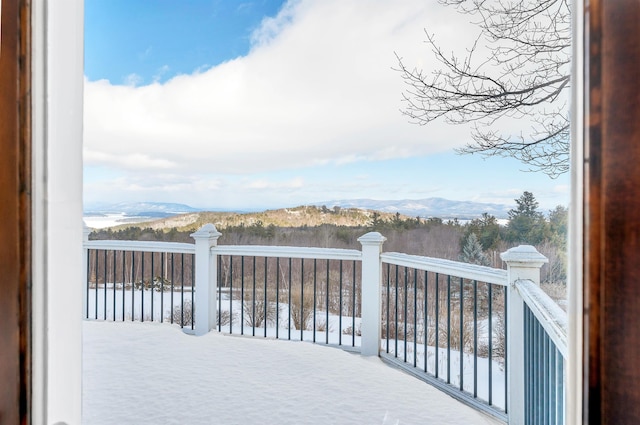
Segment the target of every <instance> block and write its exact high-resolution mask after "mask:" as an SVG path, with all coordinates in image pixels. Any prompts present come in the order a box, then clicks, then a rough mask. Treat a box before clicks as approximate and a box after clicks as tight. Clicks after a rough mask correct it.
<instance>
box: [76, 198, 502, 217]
mask: <svg viewBox="0 0 640 425" xmlns="http://www.w3.org/2000/svg"><path fill="white" fill-rule="evenodd" d="M312 205H315V206H319V207H321V206H323V205H324V206H326V207H328V208H333V207H336V206H337V207H341V208H359V209H363V210H375V211H380V212H387V213H393V214H395V213H400V214H403V215H407V216H410V217H417V216H419V217H423V218H428V217H439V218H442V219H453V218H458V219H461V220H463V219H473V218H477V217H480V216H481V215H482V213H485V212H486V213H489V214H491V215H493V216H495V217H496V218H499V219H500V218H507V212H508V211H509V210H510V209H511V208H512V207H510V206H508V205H502V204H492V203H483V202H470V201H452V200H448V199H443V198H426V199H404V200H396V201H385V200H374V199H348V200H334V201H327V202H318V203H314V204H312ZM200 211H211V209H207V208H194V207H191V206H189V205H185V204H177V203H166V202H120V203H117V204H106V203H102V204H100V203H94V204H90V205H87V207H86V208H85V213H84V215H85V216H94V217H95V216H105V215H109V214H125V215H127V216H130V217H157V218H164V217H171V216H174V215H178V214H186V213H193V212H200ZM218 211H219V210H218Z"/></svg>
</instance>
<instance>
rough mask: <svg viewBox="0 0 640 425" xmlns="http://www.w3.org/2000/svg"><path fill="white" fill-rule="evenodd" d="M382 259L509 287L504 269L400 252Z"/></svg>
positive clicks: (385, 255) (405, 265)
mask: <svg viewBox="0 0 640 425" xmlns="http://www.w3.org/2000/svg"><path fill="white" fill-rule="evenodd" d="M380 258H381V259H382V261H383V262H384V263H389V264H394V265H398V266H404V267H411V268H414V269H418V270H427V271H430V272H435V273H442V274H446V275H451V276H456V277H461V278H463V279H471V280H478V281H480V282H485V283H495V284H497V285H502V286H507V271H506V270H502V269H494V268H491V267H485V266H478V265H476V264H467V263H462V262H459V261H452V260H443V259H440V258H431V257H423V256H419V255H409V254H402V253H398V252H386V253H384V254H381V255H380Z"/></svg>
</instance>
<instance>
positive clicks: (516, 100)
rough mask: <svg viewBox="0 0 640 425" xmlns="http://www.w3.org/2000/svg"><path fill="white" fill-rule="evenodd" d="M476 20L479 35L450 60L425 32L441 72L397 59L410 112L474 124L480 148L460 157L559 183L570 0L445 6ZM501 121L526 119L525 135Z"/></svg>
mask: <svg viewBox="0 0 640 425" xmlns="http://www.w3.org/2000/svg"><path fill="white" fill-rule="evenodd" d="M440 3H441V4H443V5H445V6H451V7H455V8H456V9H457V10H458V11H459V12H461V13H464V14H467V15H469V16H471V17H472V19H473V21H472V22H473V23H474V24H475V25H477V26H478V28H479V30H480V34H479V36H478V37H477V39H476V40H475V42H474V43H473V45H472V46H471V47H470V48H469V49H468V50H467V51H466V53H465V54H463V55H461V56H456V55H455V54H451V55H448V54H446V53H445V52H444V51H443V50H442V48H441V46H440V45H439V44H438V43H437V42H436V35H434V34H432V33H429V32H428V30H425V33H426V43H427V45H428V46H430V48H431V50H432V51H433V54H434V57H435V62H434V68H433V69H430V70H426V71H425V70H422V69H417V68H412V67H409V66H407V65H406V63H405V61H403V59H402V57H401V56H399V54H398V53H396V56H397V57H398V68H397V70H398V71H399V72H400V73H401V75H402V78H403V79H404V81H405V83H406V85H407V88H406V89H405V91H404V93H403V100H404V102H405V106H404V108H403V110H402V112H403V114H405V115H406V116H407V117H409V119H410V121H411V122H414V123H417V124H421V125H424V124H428V123H430V122H432V121H434V120H436V119H438V118H442V119H444V120H445V121H446V122H448V123H452V124H466V123H469V124H471V125H472V130H471V136H472V139H473V142H471V143H468V144H467V145H466V146H465V147H463V148H461V149H459V150H458V152H459V153H479V154H481V155H483V156H503V157H514V158H517V159H518V160H520V161H522V162H523V163H525V164H527V167H528V170H529V171H542V172H544V173H546V174H547V175H549V176H550V177H557V176H559V175H560V174H563V173H565V172H567V171H568V169H569V117H568V103H567V99H568V96H567V93H568V89H569V86H570V78H569V77H570V75H569V68H570V66H569V65H570V58H571V28H570V20H571V16H570V4H569V2H568V0H524V1H523V0H440ZM501 118H515V119H522V122H523V126H522V128H521V129H520V132H519V134H512V133H510V132H509V131H501V130H500V129H499V128H498V125H499V120H500V119H501Z"/></svg>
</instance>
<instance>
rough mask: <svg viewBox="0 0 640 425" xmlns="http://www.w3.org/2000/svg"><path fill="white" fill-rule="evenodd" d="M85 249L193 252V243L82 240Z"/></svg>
mask: <svg viewBox="0 0 640 425" xmlns="http://www.w3.org/2000/svg"><path fill="white" fill-rule="evenodd" d="M83 247H84V248H85V249H107V250H124V251H138V252H140V251H142V252H168V253H175V254H195V252H196V248H195V245H194V244H190V243H180V242H155V241H121V240H106V241H88V242H84V244H83Z"/></svg>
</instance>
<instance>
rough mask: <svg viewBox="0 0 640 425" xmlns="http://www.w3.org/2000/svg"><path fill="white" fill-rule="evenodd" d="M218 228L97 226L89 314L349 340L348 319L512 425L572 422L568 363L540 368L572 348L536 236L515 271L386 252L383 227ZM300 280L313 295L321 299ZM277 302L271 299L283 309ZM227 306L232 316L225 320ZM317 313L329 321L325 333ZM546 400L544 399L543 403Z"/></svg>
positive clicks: (90, 257)
mask: <svg viewBox="0 0 640 425" xmlns="http://www.w3.org/2000/svg"><path fill="white" fill-rule="evenodd" d="M220 235H221V234H220V233H219V232H218V231H217V230H216V228H215V227H214V226H213V225H211V224H209V225H205V226H203V227H202V228H201V229H200V230H198V231H197V232H195V233H193V234H192V235H191V236H192V237H193V238H194V240H195V244H185V243H170V242H145V241H112V240H111V241H89V240H88V231H87V232H86V235H85V244H84V248H85V261H84V264H85V267H86V270H85V276H87V283H86V284H85V285H83V287H84V291H85V294H84V297H83V299H84V300H85V306H84V307H85V308H84V313H83V314H84V315H85V317H86V318H98V319H106V320H120V318H122V319H123V320H124V319H125V318H126V319H129V320H135V319H136V318H137V317H140V319H141V320H156V321H164V320H166V321H170V322H172V323H175V322H176V321H177V322H178V323H179V324H180V325H181V326H183V328H184V329H185V331H191V330H193V331H192V332H193V333H195V334H196V335H203V334H205V333H207V332H210V331H212V330H216V329H218V330H221V331H225V332H230V333H236V332H238V328H239V329H240V330H241V332H242V333H244V326H245V324H247V329H251V334H252V335H256V329H257V328H259V329H260V331H259V333H260V332H261V333H263V336H272V337H276V338H280V337H283V336H281V335H282V334H283V333H284V332H279V331H280V330H281V329H287V333H286V337H285V338H287V339H298V336H297V335H298V334H299V339H300V340H309V341H313V342H316V338H318V340H324V342H325V343H327V344H332V343H333V344H336V345H342V344H343V342H342V339H343V338H342V337H343V333H345V332H346V331H347V329H349V332H350V337H349V339H350V340H351V344H346V345H351V346H355V347H358V346H359V348H360V352H361V354H363V355H376V356H377V355H381V356H382V357H383V358H385V359H386V360H388V361H391V362H394V363H396V364H399V365H400V366H401V367H403V368H404V369H406V370H407V371H409V372H411V373H413V374H414V375H416V376H419V377H420V378H422V379H424V380H426V381H428V382H431V383H432V384H434V385H436V386H438V387H440V388H442V389H443V390H445V391H447V392H448V393H450V394H452V395H453V396H455V397H457V398H459V399H461V400H463V401H465V402H467V403H469V404H472V405H474V406H476V407H478V408H480V409H483V410H485V411H487V412H489V413H491V414H493V415H495V416H497V417H499V418H502V419H504V420H507V421H508V422H509V423H512V424H524V423H533V422H532V421H534V420H538V418H545V419H546V420H547V421H548V422H545V423H562V418H563V417H564V415H563V411H564V390H563V388H564V386H563V383H564V372H563V370H564V369H563V368H562V370H560V372H558V369H557V368H556V369H554V371H553V372H551V371H544V370H540V368H539V367H538V366H539V364H542V365H544V364H548V363H549V361H550V359H553V361H554V362H556V359H558V358H559V360H562V359H566V356H567V343H566V341H567V339H566V314H564V312H563V311H562V310H561V309H560V308H559V307H558V306H557V305H555V304H554V303H553V302H552V301H551V300H550V299H549V297H548V296H547V295H546V294H545V293H544V292H542V290H541V289H540V288H539V279H540V267H541V266H542V264H543V263H544V262H546V261H547V259H546V258H545V257H543V256H542V255H541V254H539V253H538V252H537V251H536V250H535V249H534V248H533V247H531V246H520V247H516V248H512V249H510V250H509V251H507V252H505V253H503V254H502V255H501V258H502V259H503V260H504V261H505V263H506V265H507V270H502V269H494V268H489V267H483V266H477V265H471V264H465V263H460V262H456V261H450V260H443V259H435V258H429V257H422V256H415V255H408V254H402V253H383V252H382V246H383V243H384V241H385V238H384V237H383V236H382V235H380V234H379V233H375V232H373V233H368V234H366V235H364V236H363V237H361V238H360V239H359V242H360V243H361V244H362V250H361V251H360V250H349V249H327V248H310V247H283V246H253V245H248V246H228V245H227V246H225V245H218V244H217V240H218V238H219V236H220ZM185 256H186V257H185ZM185 258H186V259H185ZM257 259H258V260H257ZM305 260H306V261H305ZM194 288H195V289H194ZM287 291H288V292H287ZM296 291H299V292H300V294H299V295H298V293H297V292H296ZM304 291H306V293H307V295H308V296H310V295H309V294H311V295H312V296H313V304H312V306H311V307H310V306H306V304H305V301H304V300H303V299H304V294H303V292H304ZM292 293H295V296H296V297H298V296H299V298H300V299H299V300H298V301H299V304H300V306H299V307H298V306H297V305H296V306H295V308H294V305H293V304H292V303H293V302H294V301H295V299H294V300H292V298H291V297H292ZM136 294H137V295H136ZM334 297H337V298H336V299H337V300H338V301H335V302H334ZM168 299H170V301H168V303H169V309H170V312H169V316H167V310H166V308H165V304H164V303H165V302H166V301H165V300H168ZM145 303H146V304H145ZM154 304H155V305H154ZM274 305H275V306H276V307H274ZM145 306H146V308H147V312H148V311H149V309H150V312H151V313H150V316H148V315H145V313H144V311H145V310H144V309H145ZM158 306H159V307H158ZM91 309H94V311H91ZM110 309H112V311H109V314H107V311H108V310H110ZM127 309H131V311H129V312H127V311H126V310H127ZM136 309H138V310H136ZM268 309H275V319H273V318H272V317H271V318H269V317H270V316H269V314H270V311H271V310H268ZM296 309H299V310H296ZM305 309H306V310H305ZM308 309H312V310H313V311H312V314H313V316H312V326H311V325H308V323H309V322H305V323H307V324H304V323H303V324H302V325H297V326H302V327H301V328H300V329H296V333H295V334H294V335H293V336H292V332H291V330H292V326H293V325H292V319H291V318H292V314H293V315H297V314H298V313H300V315H301V316H305V314H304V313H305V312H306V313H307V314H309V313H310V312H309V310H308ZM139 310H140V311H139ZM158 310H159V313H158ZM176 311H178V312H179V315H178V316H179V317H177V318H176V314H175V312H176ZM138 312H139V313H140V314H138ZM238 312H240V313H239V314H238ZM285 312H286V315H285ZM90 313H92V314H90ZM116 313H117V314H116ZM261 313H263V314H264V317H263V318H262V321H261V322H259V321H258V320H257V318H258V316H259V314H261ZM225 315H226V317H227V319H226V320H228V321H229V322H228V323H227V324H225V325H222V324H221V323H220V322H221V320H223V317H225ZM317 316H321V317H322V318H323V319H324V324H323V325H322V330H319V329H318V328H317V326H316V325H318V322H317V321H316V318H317ZM145 317H146V319H145ZM229 317H230V318H229ZM305 317H306V316H305ZM531 317H535V319H536V321H537V322H538V323H539V324H540V329H543V331H544V335H547V337H546V338H548V340H549V342H543V344H550V345H548V347H549V349H548V350H547V351H548V352H551V351H552V350H551V348H552V347H551V345H553V347H557V351H558V355H557V356H556V357H540V356H541V355H543V354H544V355H545V356H546V354H545V353H542V354H540V355H539V354H538V352H537V351H534V350H533V347H532V344H536V341H537V340H536V339H531V338H530V337H531V335H527V332H524V331H527V329H529V328H525V326H534V325H535V324H532V320H531ZM247 318H248V319H249V320H247ZM174 319H175V320H174ZM303 320H307V319H303ZM308 320H309V321H311V319H308ZM501 320H503V321H504V329H502V328H500V324H501V322H500V321H501ZM269 325H272V326H269ZM467 325H468V326H467ZM234 326H235V329H234ZM306 326H308V327H309V328H312V329H306V328H305V327H306ZM358 326H359V331H358V330H357V329H356V328H357V327H358ZM274 327H275V329H274ZM318 327H320V326H318ZM531 329H534V327H531ZM535 329H537V328H535ZM502 331H504V332H502ZM247 332H248V331H247ZM501 332H502V333H501ZM535 332H538V331H535ZM535 332H534V331H531V332H530V333H531V334H532V335H533V334H534V333H535ZM357 333H359V335H358V336H357V337H356V334H357ZM456 333H457V336H455V335H456ZM470 334H472V335H470ZM535 335H537V334H535ZM535 335H534V336H535ZM527 338H529V339H527ZM544 341H546V340H544ZM342 346H345V345H342ZM482 347H485V348H482ZM483 350H484V351H486V353H484V354H483V353H482V352H483ZM539 357H540V359H542V360H541V361H542V363H540V362H539V360H540V359H539ZM434 359H435V362H434ZM545 359H546V360H545ZM545 361H546V362H547V363H544V362H545ZM456 362H457V363H456ZM536 362H537V363H536ZM556 363H557V362H556ZM554 364H555V363H554ZM536 367H537V369H535V368H536ZM534 369H535V371H533V370H534ZM547 373H548V374H549V375H548V376H547V375H546V374H547ZM538 376H543V377H546V378H544V379H543V381H544V383H545V385H540V386H536V382H537V381H536V380H537V378H536V377H538ZM534 378H535V379H534ZM552 380H553V382H554V383H556V384H557V383H558V382H560V383H561V384H562V385H560V387H559V388H561V389H562V390H561V391H560V392H559V391H551V390H550V382H551V381H552ZM487 386H488V388H487ZM551 398H553V399H554V401H553V402H551V401H548V399H551ZM538 402H539V403H542V406H546V407H543V410H540V409H539V408H538V406H537V405H536V403H538ZM545 403H546V404H545ZM536 409H537V410H536ZM544 409H546V410H544ZM551 410H553V413H551Z"/></svg>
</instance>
